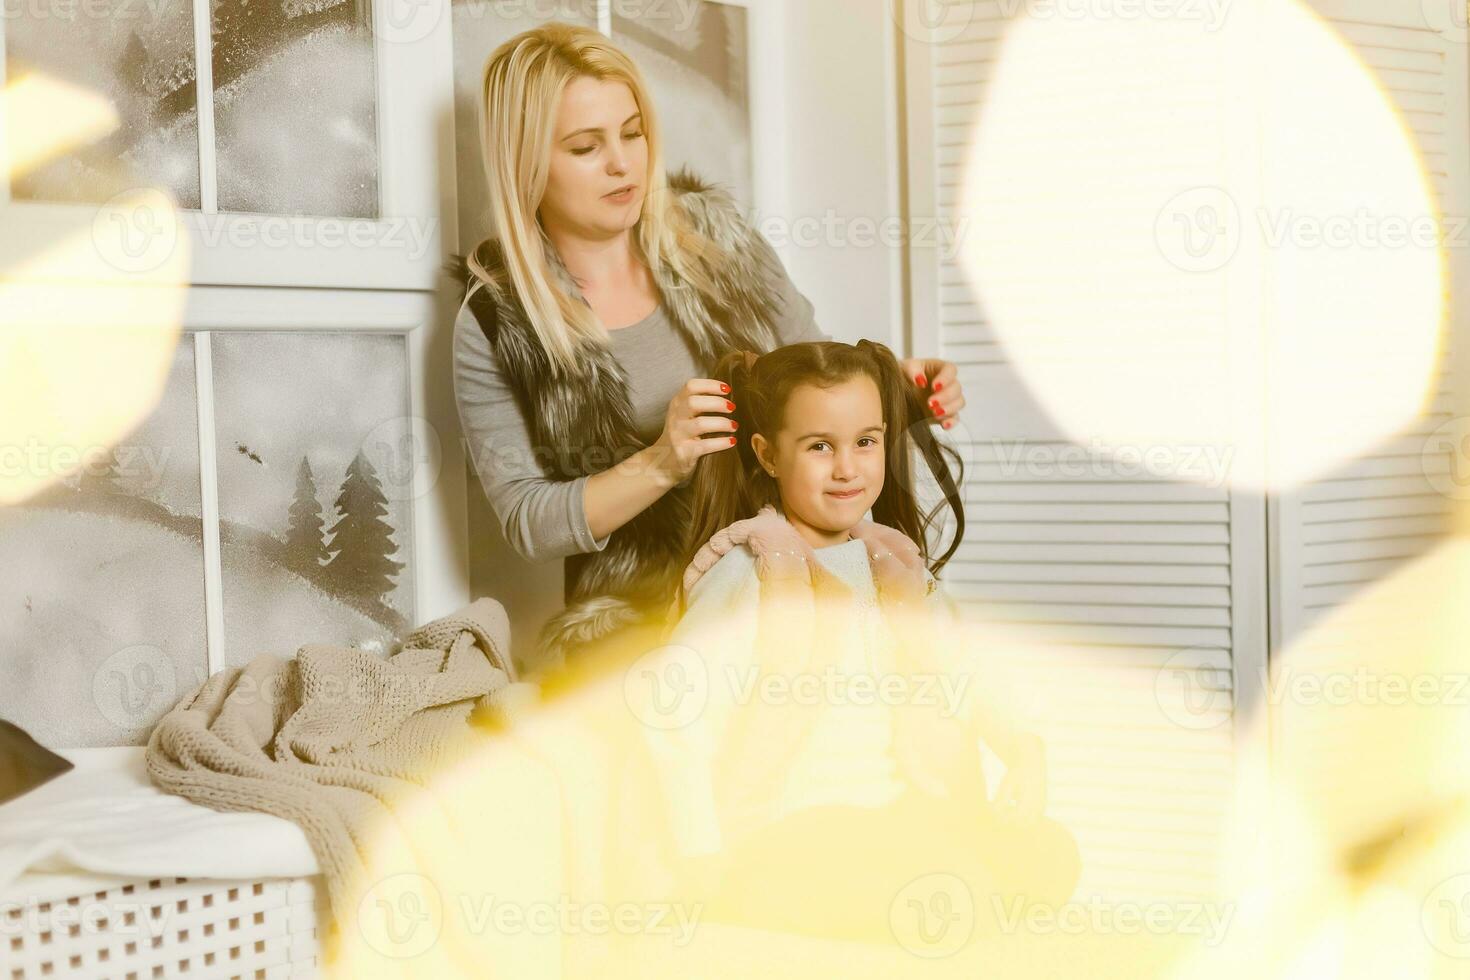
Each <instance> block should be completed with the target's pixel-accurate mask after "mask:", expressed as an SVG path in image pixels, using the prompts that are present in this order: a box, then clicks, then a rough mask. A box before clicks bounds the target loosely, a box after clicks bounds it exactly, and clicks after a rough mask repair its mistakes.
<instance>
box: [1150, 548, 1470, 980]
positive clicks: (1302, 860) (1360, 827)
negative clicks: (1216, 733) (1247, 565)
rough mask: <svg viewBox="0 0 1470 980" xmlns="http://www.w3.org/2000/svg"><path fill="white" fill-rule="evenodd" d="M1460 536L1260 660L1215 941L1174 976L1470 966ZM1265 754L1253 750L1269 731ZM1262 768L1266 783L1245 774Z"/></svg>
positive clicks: (1431, 974) (1468, 573)
mask: <svg viewBox="0 0 1470 980" xmlns="http://www.w3.org/2000/svg"><path fill="white" fill-rule="evenodd" d="M1466 594H1470V539H1466V538H1453V539H1450V540H1448V541H1446V542H1445V543H1443V544H1442V545H1440V546H1439V547H1437V548H1436V549H1434V550H1433V551H1431V552H1429V553H1427V554H1426V555H1424V556H1422V557H1420V558H1419V559H1418V560H1416V561H1414V562H1412V563H1410V564H1407V565H1405V566H1403V567H1402V568H1400V569H1399V570H1398V571H1396V572H1395V573H1394V574H1393V575H1391V576H1389V577H1388V578H1386V579H1384V580H1382V581H1380V582H1378V583H1375V584H1374V585H1373V586H1372V587H1370V588H1368V589H1366V590H1364V591H1363V592H1361V593H1359V594H1358V595H1356V596H1354V598H1353V599H1352V601H1350V602H1349V603H1347V604H1346V605H1344V606H1341V607H1339V608H1337V609H1335V610H1333V611H1332V612H1331V613H1330V614H1328V615H1326V616H1324V617H1323V619H1322V620H1320V621H1319V622H1317V623H1316V624H1314V625H1313V626H1312V627H1311V628H1310V629H1308V630H1307V631H1305V632H1304V633H1303V634H1302V635H1301V636H1300V637H1298V639H1297V640H1296V641H1295V642H1293V643H1292V644H1291V646H1290V647H1289V648H1288V649H1286V650H1285V651H1283V652H1282V653H1281V655H1280V656H1279V657H1278V658H1277V659H1276V662H1275V663H1274V665H1273V669H1272V674H1271V678H1270V685H1269V690H1268V692H1267V699H1268V701H1269V702H1270V705H1271V708H1272V710H1271V712H1270V715H1269V719H1268V717H1267V715H1266V713H1265V712H1260V711H1258V712H1257V713H1256V715H1255V716H1254V719H1253V724H1252V727H1251V728H1250V730H1249V732H1248V735H1247V739H1246V743H1247V744H1246V746H1245V750H1244V751H1242V752H1241V753H1240V755H1239V759H1240V764H1241V765H1242V766H1243V767H1246V768H1247V769H1248V770H1250V771H1246V772H1243V773H1242V778H1241V779H1240V785H1241V786H1242V787H1243V789H1244V791H1246V792H1247V793H1248V795H1247V798H1246V799H1245V800H1244V802H1243V805H1242V806H1241V807H1240V808H1239V813H1240V820H1239V822H1238V823H1237V825H1236V826H1235V827H1234V832H1233V833H1232V835H1231V842H1230V845H1229V848H1228V850H1227V853H1226V861H1225V869H1226V871H1227V878H1228V885H1227V888H1226V895H1227V899H1228V900H1230V901H1233V902H1238V903H1239V904H1240V907H1241V909H1242V914H1241V915H1240V916H1238V917H1237V919H1236V922H1235V928H1233V929H1232V930H1231V933H1230V936H1229V942H1228V943H1226V944H1225V945H1224V946H1223V947H1222V948H1221V949H1218V950H1207V951H1200V952H1199V953H1198V954H1197V955H1196V956H1195V957H1193V958H1192V959H1191V960H1190V961H1189V962H1188V963H1187V964H1186V965H1184V966H1183V967H1181V969H1180V970H1179V971H1177V973H1175V974H1174V975H1173V976H1174V978H1175V980H1215V978H1224V977H1230V976H1241V975H1246V974H1248V975H1250V976H1252V977H1259V978H1261V980H1285V978H1289V977H1290V978H1295V977H1298V976H1300V977H1316V976H1331V977H1339V978H1354V980H1356V978H1363V980H1368V978H1372V977H1379V976H1394V977H1404V978H1433V980H1438V978H1441V977H1443V978H1449V977H1462V976H1464V975H1465V973H1466V967H1467V964H1470V711H1467V709H1470V608H1467V606H1466V603H1465V602H1464V597H1465V595H1466ZM1268 740H1269V741H1271V742H1272V743H1274V745H1275V752H1274V755H1272V756H1271V757H1270V758H1269V762H1268V761H1267V758H1268V757H1267V755H1266V753H1264V752H1260V751H1251V748H1252V746H1255V747H1259V746H1260V745H1262V744H1263V743H1265V742H1267V741H1268ZM1263 764H1265V765H1269V767H1270V770H1269V778H1265V774H1264V773H1261V772H1260V771H1259V767H1260V766H1261V765H1263Z"/></svg>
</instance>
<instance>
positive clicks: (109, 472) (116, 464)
mask: <svg viewBox="0 0 1470 980" xmlns="http://www.w3.org/2000/svg"><path fill="white" fill-rule="evenodd" d="M77 489H79V490H80V491H81V492H82V493H95V494H102V495H112V494H121V493H127V487H126V486H124V485H123V475H122V463H121V462H120V461H119V460H118V458H117V450H116V449H115V448H113V447H111V446H109V447H108V448H107V451H106V452H105V453H103V454H102V458H101V459H100V460H97V461H95V462H93V461H91V460H88V461H87V462H86V463H85V464H84V465H83V467H82V469H81V470H79V471H78V477H77Z"/></svg>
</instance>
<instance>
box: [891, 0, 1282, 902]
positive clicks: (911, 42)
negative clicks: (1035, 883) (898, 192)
mask: <svg viewBox="0 0 1470 980" xmlns="http://www.w3.org/2000/svg"><path fill="white" fill-rule="evenodd" d="M927 6H929V7H930V8H934V6H935V5H934V4H932V3H930V4H927ZM949 6H950V8H951V13H953V14H954V16H952V17H950V18H949V19H948V20H944V19H943V18H941V17H939V16H937V15H936V14H934V12H933V9H931V11H930V16H929V18H928V21H927V22H928V23H930V24H935V25H939V27H938V28H937V29H936V30H935V32H934V33H933V34H932V35H931V36H929V37H927V38H915V37H913V36H912V34H913V33H914V32H913V31H909V32H908V33H909V34H910V35H911V36H910V37H909V39H908V40H907V41H906V42H905V44H904V47H903V51H904V59H905V65H904V78H905V83H906V100H905V105H906V108H907V112H908V127H907V133H908V139H909V143H908V163H909V168H910V172H909V185H908V186H909V200H910V212H911V214H912V215H913V216H914V219H915V221H916V222H922V221H924V220H926V219H927V218H928V217H929V216H931V215H932V216H934V217H935V218H936V219H937V221H938V223H939V225H940V227H949V228H954V227H956V225H957V223H958V216H957V215H956V214H955V213H954V207H955V203H956V201H957V199H958V195H959V191H960V187H961V185H962V182H963V176H962V171H963V167H964V165H965V158H966V153H967V148H968V144H969V142H970V134H971V130H972V127H973V126H974V125H976V124H977V121H983V116H982V115H981V114H982V113H983V109H984V104H985V95H986V81H987V78H988V76H989V74H990V72H991V71H992V70H993V68H994V65H995V59H996V57H997V53H998V51H999V50H1000V46H1001V45H1002V44H1003V43H1004V34H1005V31H1006V29H1007V27H1008V24H1007V21H1006V12H1007V11H1017V10H1021V9H1023V8H1024V6H1025V5H1023V4H1017V3H1012V2H1004V0H1000V2H997V0H978V2H974V3H970V2H968V0H960V2H955V3H951V4H950V5H949ZM961 24H962V25H963V28H962V29H960V28H959V26H958V25H961ZM945 25H949V26H950V27H952V28H953V29H952V30H946V29H944V27H945ZM1120 56H1123V55H1121V53H1120ZM1171 95H1174V96H1177V97H1178V99H1179V101H1180V105H1181V106H1183V107H1185V108H1183V109H1181V111H1180V113H1179V120H1178V128H1177V129H1176V130H1174V131H1172V132H1170V133H1169V134H1168V136H1169V138H1170V139H1173V140H1176V141H1180V142H1181V143H1182V144H1184V145H1188V146H1191V147H1199V148H1200V150H1201V152H1203V153H1211V152H1218V153H1219V155H1220V156H1224V152H1223V149H1222V148H1221V147H1220V144H1221V143H1222V141H1223V140H1224V136H1223V132H1224V129H1225V127H1223V126H1221V125H1219V123H1218V120H1217V119H1216V118H1213V117H1210V116H1209V115H1208V113H1207V112H1200V113H1196V112H1195V111H1194V110H1193V109H1192V108H1189V107H1190V106H1194V105H1199V106H1205V107H1208V106H1209V105H1210V104H1211V103H1212V102H1216V101H1218V100H1217V99H1216V98H1215V93H1214V92H1213V91H1211V92H1206V91H1199V92H1192V91H1180V92H1177V93H1171ZM1039 116H1040V117H1039V118H1038V120H1037V126H1038V127H1045V126H1047V124H1048V121H1047V119H1046V118H1045V112H1044V108H1042V109H1041V111H1040V113H1039ZM1146 150H1147V148H1142V149H1141V150H1140V154H1141V156H1140V159H1143V160H1146V159H1147V157H1148V156H1149V153H1148V152H1145V151H1146ZM1140 178H1141V179H1140V182H1139V184H1138V185H1137V187H1138V188H1139V191H1140V193H1143V192H1147V193H1156V191H1154V190H1153V189H1152V188H1148V187H1147V186H1146V184H1147V182H1148V181H1149V180H1151V179H1154V178H1153V176H1152V175H1150V174H1148V173H1140ZM1110 186H1112V185H1110ZM1125 192H1126V189H1125ZM910 274H911V280H910V282H911V287H912V296H913V310H912V313H913V320H914V353H927V352H928V351H929V350H931V349H936V348H937V349H938V350H939V351H940V353H941V356H944V357H947V358H948V359H950V360H953V361H955V362H957V363H958V364H959V365H960V373H961V378H962V381H963V383H964V385H965V389H966V400H967V407H966V409H965V411H964V418H965V426H964V428H965V431H966V433H967V438H968V442H969V443H970V445H969V447H968V449H967V451H966V455H967V457H968V458H969V461H970V464H971V472H970V473H969V474H967V480H966V487H967V492H966V496H967V524H968V526H967V532H966V535H965V540H964V542H963V544H962V545H961V548H960V550H959V552H958V553H957V554H956V556H955V559H954V560H953V562H952V563H951V565H950V566H949V567H948V568H947V569H946V571H945V573H944V576H943V577H944V578H945V580H946V588H947V590H948V592H949V594H950V595H951V596H952V597H954V598H955V599H956V600H957V602H958V603H959V605H960V608H961V610H962V615H963V616H964V617H965V618H967V619H969V620H971V621H972V622H975V623H978V624H1001V625H1002V626H1003V627H1004V628H1006V629H1007V630H1009V631H1010V632H1012V633H1014V634H1016V635H1019V636H1023V637H1025V638H1026V640H1027V641H1029V642H1028V643H1027V650H1026V652H1025V653H1024V654H1018V655H1014V656H1011V657H1010V659H1011V660H1023V661H1024V662H1016V663H1010V664H1007V665H1006V666H1008V667H1014V668H1016V676H1018V677H1020V678H1021V679H1022V683H1023V686H1026V687H1027V688H1028V689H1029V694H1030V702H1031V703H1030V706H1029V708H1028V717H1029V719H1030V720H1031V722H1032V723H1033V724H1034V725H1035V726H1036V728H1037V729H1038V730H1039V731H1040V732H1041V734H1043V736H1044V737H1045V739H1046V742H1047V748H1048V755H1049V763H1050V777H1051V778H1050V783H1049V793H1050V797H1049V807H1048V815H1049V816H1051V817H1052V818H1053V819H1055V820H1057V821H1059V822H1061V823H1062V824H1064V825H1065V826H1067V827H1068V828H1069V829H1071V831H1072V832H1073V833H1074V835H1075V836H1076V838H1077V840H1078V843H1079V846H1080V848H1081V851H1082V858H1083V875H1082V880H1081V882H1080V883H1079V886H1078V890H1077V892H1076V896H1077V897H1078V898H1079V900H1080V899H1081V898H1082V897H1083V896H1087V897H1091V896H1099V897H1102V898H1104V899H1106V900H1110V901H1116V902H1126V901H1155V900H1166V901H1168V900H1175V901H1179V900H1186V901H1187V900H1189V899H1193V898H1206V897H1209V896H1211V895H1213V894H1215V891H1216V878H1215V874H1216V866H1217V859H1218V857H1219V854H1220V852H1221V849H1222V845H1223V834H1222V823H1223V821H1224V820H1225V819H1226V818H1227V817H1228V815H1229V813H1230V811H1231V808H1232V807H1233V806H1234V805H1235V786H1236V775H1235V769H1236V755H1235V751H1234V743H1235V741H1236V737H1237V736H1236V728H1237V725H1238V724H1241V721H1240V719H1239V718H1238V717H1237V715H1236V712H1235V710H1234V706H1235V690H1236V689H1237V688H1241V687H1245V686H1249V685H1251V684H1255V683H1257V680H1258V678H1259V677H1260V665H1261V664H1262V663H1263V661H1264V649H1265V610H1264V590H1265V579H1264V576H1265V553H1264V549H1265V505H1264V501H1263V500H1262V498H1261V497H1260V495H1259V494H1242V493H1232V492H1231V491H1230V490H1229V489H1228V488H1226V487H1224V486H1223V485H1222V486H1217V487H1209V486H1203V485H1200V484H1196V483H1189V482H1184V481H1174V480H1169V479H1165V478H1156V477H1151V476H1146V475H1145V476H1131V475H1127V474H1123V473H1117V472H1113V473H1108V472H1096V471H1089V472H1086V473H1083V474H1080V475H1068V474H1066V473H1064V472H1038V471H1037V469H1036V468H1035V467H1027V466H1025V465H1019V464H1017V463H1016V462H1015V458H1014V456H1013V455H1012V454H1013V453H1015V452H1017V451H1022V452H1024V451H1026V450H1031V449H1036V450H1039V451H1041V452H1043V453H1061V452H1065V451H1067V450H1068V449H1069V448H1071V449H1081V450H1089V447H1088V446H1084V445H1074V442H1073V441H1072V438H1070V437H1069V435H1068V434H1067V433H1064V432H1062V431H1060V430H1059V429H1058V428H1057V426H1056V424H1055V423H1054V422H1053V421H1052V418H1051V416H1050V415H1049V414H1048V412H1047V410H1046V406H1044V405H1043V404H1040V403H1039V402H1038V400H1037V398H1036V397H1035V396H1034V395H1033V393H1032V392H1031V390H1030V389H1029V388H1028V386H1027V384H1026V382H1025V380H1024V379H1023V378H1022V377H1021V376H1020V373H1019V372H1018V371H1017V369H1016V367H1015V365H1013V364H1012V363H1011V362H1010V361H1009V360H1008V352H1007V350H1006V349H1005V348H1004V346H1003V345H1002V344H1001V343H1000V341H999V338H998V337H997V336H996V334H995V333H994V332H993V330H992V328H991V325H990V324H989V322H988V321H987V314H986V309H985V300H984V297H983V296H979V295H976V294H975V292H974V291H973V290H972V288H971V286H970V285H968V284H967V282H966V279H965V277H964V276H963V274H962V272H961V269H960V268H959V266H958V265H957V263H956V262H955V261H954V259H953V257H951V256H947V255H945V254H943V250H936V249H923V248H915V249H914V250H913V252H912V263H911V273H910ZM1045 274H1046V272H1045V270H1042V271H1041V272H1040V273H1038V275H1042V276H1044V275H1045ZM1055 288H1058V289H1067V288H1069V285H1068V284H1067V283H1065V282H1057V283H1056V284H1055ZM1071 288H1076V287H1075V286H1074V287H1071ZM1139 299H1140V303H1139V304H1138V307H1139V308H1140V309H1145V310H1153V311H1155V312H1154V314H1153V315H1155V316H1157V317H1167V318H1169V320H1168V322H1175V321H1186V320H1187V322H1190V323H1192V324H1194V325H1195V326H1196V329H1194V330H1192V331H1191V333H1190V335H1189V338H1190V342H1191V343H1198V344H1204V345H1207V348H1208V349H1210V350H1214V349H1215V347H1211V346H1209V345H1217V346H1218V348H1219V353H1220V356H1222V357H1225V356H1229V352H1228V351H1226V350H1224V340H1223V339H1222V338H1223V337H1224V330H1223V326H1224V317H1225V312H1226V305H1225V294H1224V288H1223V285H1222V289H1221V291H1220V293H1219V295H1218V297H1215V298H1211V299H1209V300H1208V303H1207V305H1202V301H1201V300H1200V299H1199V295H1198V294H1196V295H1194V296H1190V297H1184V298H1183V300H1182V301H1181V299H1180V298H1179V297H1169V296H1140V297H1139ZM1216 325H1218V326H1219V327H1220V328H1221V329H1219V330H1216V329H1214V328H1215V327H1216ZM1097 370H1098V372H1100V373H1101V374H1100V376H1106V373H1107V372H1108V370H1109V365H1107V364H1098V365H1097ZM1221 397H1222V398H1228V397H1230V396H1229V394H1228V393H1224V392H1222V395H1221ZM1089 458H1091V457H1089ZM1093 470H1096V468H1093ZM997 656H998V657H999V658H1001V659H1004V658H1005V657H1006V656H1007V655H1006V654H1004V653H997ZM1243 696H1245V697H1255V696H1256V695H1253V694H1249V693H1247V694H1244V695H1243Z"/></svg>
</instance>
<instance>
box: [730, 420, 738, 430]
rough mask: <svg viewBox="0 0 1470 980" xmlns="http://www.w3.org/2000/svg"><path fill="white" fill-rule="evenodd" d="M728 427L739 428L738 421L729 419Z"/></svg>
mask: <svg viewBox="0 0 1470 980" xmlns="http://www.w3.org/2000/svg"><path fill="white" fill-rule="evenodd" d="M730 428H732V429H738V428H740V423H739V422H738V421H736V420H735V419H731V420H730Z"/></svg>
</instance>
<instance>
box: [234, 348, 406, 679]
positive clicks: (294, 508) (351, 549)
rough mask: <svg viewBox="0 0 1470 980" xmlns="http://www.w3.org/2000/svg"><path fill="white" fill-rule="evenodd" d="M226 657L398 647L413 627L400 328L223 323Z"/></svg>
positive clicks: (403, 357) (242, 658)
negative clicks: (235, 327)
mask: <svg viewBox="0 0 1470 980" xmlns="http://www.w3.org/2000/svg"><path fill="white" fill-rule="evenodd" d="M213 346H214V390H215V434H216V440H217V446H216V450H217V456H218V461H219V510H220V554H221V557H220V568H221V572H222V573H223V587H224V607H225V608H224V616H225V662H226V663H228V664H231V665H241V664H244V663H246V662H248V661H249V660H250V659H251V658H252V657H254V656H255V655H256V654H260V653H275V654H279V655H281V656H290V655H292V654H294V653H295V652H296V650H297V648H298V647H300V646H301V645H302V644H303V643H336V644H344V645H349V646H357V647H361V648H362V649H365V650H370V651H372V652H375V653H387V652H389V651H390V650H391V649H392V646H393V643H394V641H395V640H396V639H399V638H401V637H402V636H403V635H404V634H405V633H406V632H407V629H410V628H412V626H411V624H412V620H413V616H414V607H413V557H412V556H413V540H412V510H413V508H412V504H413V501H412V499H411V490H412V487H411V486H405V484H404V483H403V482H402V481H401V480H400V477H399V473H400V471H399V469H398V467H399V466H400V464H401V462H402V460H401V459H396V458H394V456H393V453H394V452H395V450H396V449H397V448H398V444H397V437H396V434H395V431H394V429H393V426H394V424H395V422H397V421H398V420H402V419H404V418H406V417H407V416H408V415H409V401H408V362H407V350H406V346H405V340H404V338H403V337H402V336H401V335H385V334H365V333H274V332H254V331H251V332H244V333H235V332H229V333H216V334H214V336H213Z"/></svg>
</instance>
